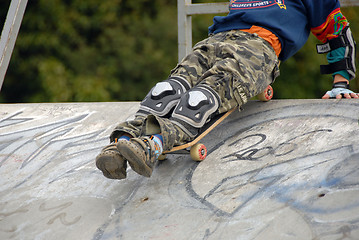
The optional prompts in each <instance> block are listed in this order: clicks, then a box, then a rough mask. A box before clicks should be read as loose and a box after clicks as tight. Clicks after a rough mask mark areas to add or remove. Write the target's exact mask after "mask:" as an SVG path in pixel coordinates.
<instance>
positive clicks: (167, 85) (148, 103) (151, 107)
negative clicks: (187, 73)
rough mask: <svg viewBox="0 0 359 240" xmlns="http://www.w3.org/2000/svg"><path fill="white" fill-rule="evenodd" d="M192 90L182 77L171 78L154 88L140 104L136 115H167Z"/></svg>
mask: <svg viewBox="0 0 359 240" xmlns="http://www.w3.org/2000/svg"><path fill="white" fill-rule="evenodd" d="M189 89H190V84H189V83H188V82H187V80H185V79H184V78H181V77H171V78H170V79H168V80H166V81H163V82H159V83H157V84H156V86H154V87H153V88H152V89H151V91H150V92H149V93H148V94H147V96H146V97H145V98H144V99H143V101H142V102H141V104H140V109H139V111H138V112H137V113H136V115H148V114H154V115H157V116H160V117H163V116H165V115H167V114H168V113H169V112H170V111H171V110H172V109H173V108H174V107H175V106H176V105H177V103H178V102H179V100H180V98H181V96H182V95H183V94H184V93H185V92H187V91H188V90H189Z"/></svg>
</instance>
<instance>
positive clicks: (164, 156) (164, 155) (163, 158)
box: [157, 154, 167, 161]
mask: <svg viewBox="0 0 359 240" xmlns="http://www.w3.org/2000/svg"><path fill="white" fill-rule="evenodd" d="M166 158H167V155H166V154H161V155H160V156H159V157H158V158H157V159H158V160H159V161H163V160H166Z"/></svg>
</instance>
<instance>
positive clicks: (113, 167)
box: [96, 143, 127, 179]
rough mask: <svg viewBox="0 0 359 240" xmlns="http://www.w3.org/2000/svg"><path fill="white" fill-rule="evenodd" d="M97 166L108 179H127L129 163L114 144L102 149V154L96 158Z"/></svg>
mask: <svg viewBox="0 0 359 240" xmlns="http://www.w3.org/2000/svg"><path fill="white" fill-rule="evenodd" d="M96 166H97V168H98V169H100V170H101V171H102V173H103V175H104V176H105V177H107V178H111V179H125V178H126V168H127V163H126V160H125V159H124V158H123V157H122V156H121V154H120V153H119V151H118V149H117V147H116V143H112V144H110V145H108V146H106V147H105V148H104V149H102V151H101V153H100V154H99V155H97V157H96Z"/></svg>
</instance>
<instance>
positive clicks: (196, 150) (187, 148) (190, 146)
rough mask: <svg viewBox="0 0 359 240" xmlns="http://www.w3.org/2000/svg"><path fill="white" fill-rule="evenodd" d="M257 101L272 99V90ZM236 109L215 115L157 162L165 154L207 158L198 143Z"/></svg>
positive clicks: (260, 95)
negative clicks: (190, 137) (197, 131)
mask: <svg viewBox="0 0 359 240" xmlns="http://www.w3.org/2000/svg"><path fill="white" fill-rule="evenodd" d="M257 97H258V99H259V100H260V101H263V102H267V101H269V100H271V99H272V97H273V88H272V87H271V86H270V85H269V86H268V87H267V88H266V89H265V90H264V91H263V92H262V93H260V94H259V95H258V96H257ZM236 109H237V107H235V108H233V109H231V110H229V111H228V112H225V113H222V114H219V115H217V116H216V117H215V118H213V119H212V120H211V121H209V122H208V123H206V124H205V125H204V126H203V127H202V128H201V129H200V131H199V134H198V136H197V137H196V138H195V139H193V140H192V141H190V142H188V143H186V144H183V145H179V146H175V147H173V148H172V149H171V150H169V151H164V152H163V153H162V155H161V156H160V157H159V160H164V159H165V158H166V154H175V153H177V154H181V153H187V154H188V153H190V155H191V158H192V159H193V160H195V161H202V160H204V159H205V158H206V156H207V148H206V146H205V145H204V144H202V143H199V141H200V140H201V139H202V138H204V137H205V136H206V135H207V134H208V133H210V132H211V131H212V130H213V129H214V128H215V127H217V126H218V125H219V124H220V123H221V122H222V121H223V120H225V119H226V118H227V117H228V116H229V115H231V113H233V112H234V111H235V110H236Z"/></svg>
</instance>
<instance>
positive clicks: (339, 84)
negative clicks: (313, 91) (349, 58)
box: [333, 82, 349, 89]
mask: <svg viewBox="0 0 359 240" xmlns="http://www.w3.org/2000/svg"><path fill="white" fill-rule="evenodd" d="M333 88H346V89H349V83H347V82H336V83H334V84H333Z"/></svg>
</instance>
